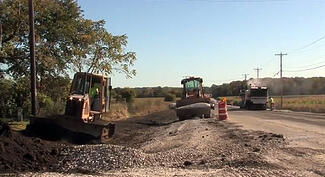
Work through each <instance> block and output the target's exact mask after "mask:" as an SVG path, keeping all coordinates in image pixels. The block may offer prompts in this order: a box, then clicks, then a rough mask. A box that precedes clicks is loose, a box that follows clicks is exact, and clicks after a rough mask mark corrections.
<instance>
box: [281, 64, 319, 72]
mask: <svg viewBox="0 0 325 177" xmlns="http://www.w3.org/2000/svg"><path fill="white" fill-rule="evenodd" d="M324 66H325V65H321V66H316V67H313V68H307V69H300V70H285V71H284V72H303V71H309V70H314V69H318V68H322V67H324Z"/></svg>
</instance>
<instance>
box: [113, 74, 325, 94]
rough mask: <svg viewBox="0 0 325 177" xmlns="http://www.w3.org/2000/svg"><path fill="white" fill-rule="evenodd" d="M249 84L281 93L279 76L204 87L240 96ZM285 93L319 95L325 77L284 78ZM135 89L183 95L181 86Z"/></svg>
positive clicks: (151, 92)
mask: <svg viewBox="0 0 325 177" xmlns="http://www.w3.org/2000/svg"><path fill="white" fill-rule="evenodd" d="M249 84H251V85H257V86H267V87H268V88H269V94H270V95H280V94H281V80H280V79H279V78H261V79H249V80H247V81H233V82H230V83H225V84H222V85H212V86H211V87H204V92H205V93H211V94H212V96H213V97H214V98H217V97H223V96H238V95H239V93H240V90H242V89H246V88H247V87H248V86H249ZM283 84H284V87H283V91H284V92H283V93H284V95H318V94H325V77H312V78H303V77H295V78H283ZM129 89H131V90H133V92H134V95H135V97H138V98H145V97H164V96H166V95H167V94H173V95H175V96H177V97H181V96H182V88H181V87H142V88H129ZM115 90H116V91H117V93H119V92H120V91H122V90H123V89H122V88H116V89H115Z"/></svg>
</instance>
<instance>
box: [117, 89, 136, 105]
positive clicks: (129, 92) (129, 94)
mask: <svg viewBox="0 0 325 177" xmlns="http://www.w3.org/2000/svg"><path fill="white" fill-rule="evenodd" d="M120 94H121V96H122V98H124V99H125V100H126V102H132V101H133V100H134V98H135V96H136V94H135V91H134V89H131V88H123V89H122V90H121V92H120Z"/></svg>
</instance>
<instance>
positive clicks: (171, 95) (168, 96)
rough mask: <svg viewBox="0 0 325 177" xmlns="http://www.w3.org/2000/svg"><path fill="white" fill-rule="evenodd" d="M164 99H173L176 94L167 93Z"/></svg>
mask: <svg viewBox="0 0 325 177" xmlns="http://www.w3.org/2000/svg"><path fill="white" fill-rule="evenodd" d="M164 100H165V101H175V100H176V95H174V94H171V93H169V94H167V95H165V99H164Z"/></svg>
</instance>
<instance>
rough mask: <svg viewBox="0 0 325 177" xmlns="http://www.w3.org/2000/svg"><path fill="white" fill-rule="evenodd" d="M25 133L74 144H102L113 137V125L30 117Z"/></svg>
mask: <svg viewBox="0 0 325 177" xmlns="http://www.w3.org/2000/svg"><path fill="white" fill-rule="evenodd" d="M26 130H27V132H28V133H30V134H31V135H32V136H37V137H40V138H43V139H47V140H66V141H68V142H71V143H75V144H88V143H102V141H104V140H107V139H109V138H110V137H112V136H113V134H114V131H115V124H112V123H109V122H106V121H102V120H97V121H94V122H90V123H84V122H83V121H82V120H81V119H76V118H74V117H70V116H63V115H60V116H51V117H35V116H32V117H30V124H29V125H28V127H27V129H26Z"/></svg>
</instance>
